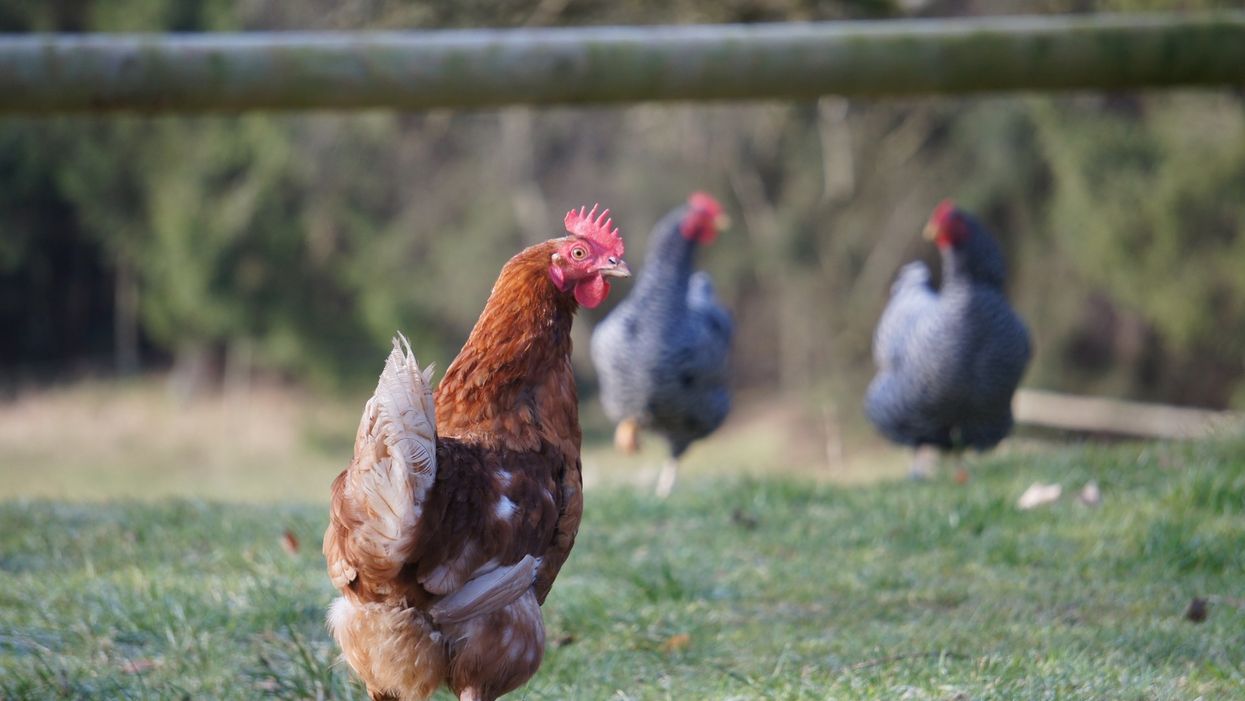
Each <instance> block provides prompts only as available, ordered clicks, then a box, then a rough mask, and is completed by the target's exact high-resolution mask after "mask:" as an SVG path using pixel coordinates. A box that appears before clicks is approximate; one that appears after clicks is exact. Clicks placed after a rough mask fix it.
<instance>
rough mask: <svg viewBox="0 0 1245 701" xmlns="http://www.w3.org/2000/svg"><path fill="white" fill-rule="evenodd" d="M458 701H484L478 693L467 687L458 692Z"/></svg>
mask: <svg viewBox="0 0 1245 701" xmlns="http://www.w3.org/2000/svg"><path fill="white" fill-rule="evenodd" d="M458 701H484V697H482V696H480V692H478V691H476V690H475V689H472V688H471V687H467V688H466V689H463V690H462V691H460V692H458Z"/></svg>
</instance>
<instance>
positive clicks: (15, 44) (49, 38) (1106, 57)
mask: <svg viewBox="0 0 1245 701" xmlns="http://www.w3.org/2000/svg"><path fill="white" fill-rule="evenodd" d="M1173 86H1220V87H1222V86H1245V12H1239V11H1231V12H1217V13H1197V14H1183V15H1097V16H1059V17H1002V18H978V19H946V20H899V21H882V22H834V23H803V24H761V25H722V26H679V27H674V26H670V27H596V28H562V29H524V30H465V31H416V32H342V33H250V34H180V35H179V34H150V35H57V34H39V35H22V36H14V35H9V36H2V37H0V114H4V113H9V114H15V113H26V114H48V113H58V112H88V113H89V112H104V111H117V110H125V111H138V112H212V111H238V110H254V109H262V110H301V109H334V110H353V109H374V108H396V109H424V108H472V107H494V106H500V105H510V104H531V105H553V104H589V103H595V104H601V103H622V102H636V101H659V100H740V99H755V98H766V99H803V98H812V97H816V96H818V95H825V94H840V95H849V96H892V95H918V94H956V93H976V92H983V91H1009V90H1043V91H1049V90H1071V89H1096V90H1119V89H1136V88H1155V87H1173Z"/></svg>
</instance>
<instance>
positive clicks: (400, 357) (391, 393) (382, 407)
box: [326, 334, 437, 588]
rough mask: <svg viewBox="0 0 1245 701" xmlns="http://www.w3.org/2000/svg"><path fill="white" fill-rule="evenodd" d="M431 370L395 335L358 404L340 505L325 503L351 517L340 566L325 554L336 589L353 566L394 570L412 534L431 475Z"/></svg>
mask: <svg viewBox="0 0 1245 701" xmlns="http://www.w3.org/2000/svg"><path fill="white" fill-rule="evenodd" d="M432 370H433V369H432V367H431V366H429V367H427V368H425V369H424V370H422V371H421V370H420V369H419V365H418V364H417V363H416V361H415V355H414V354H413V353H412V352H411V347H410V344H409V343H408V342H407V340H406V338H405V337H404V336H402V334H398V336H397V338H394V340H393V351H392V352H391V353H390V354H389V358H388V359H387V360H386V361H385V369H384V371H382V372H381V374H380V379H379V381H378V382H377V384H376V392H375V394H373V395H372V398H371V399H369V400H368V402H367V404H366V405H365V406H364V408H363V417H362V419H361V420H360V421H359V431H358V433H357V434H356V435H355V448H354V459H353V460H352V461H351V463H350V468H349V469H348V470H347V473H346V475H345V481H346V484H345V485H344V487H345V489H344V490H343V493H342V501H343V503H340V504H338V503H335V504H334V505H333V508H334V510H337V509H345V510H348V511H349V512H350V516H352V518H350V519H349V521H356V522H357V527H355V528H352V529H350V530H349V534H348V536H347V538H348V539H349V541H350V542H349V543H348V546H347V552H346V555H347V557H345V558H344V562H341V563H340V564H341V565H342V567H334V564H335V563H334V562H333V561H332V559H330V563H329V565H330V574H331V575H332V579H333V584H334V585H335V586H337V587H338V588H342V587H344V586H345V585H347V584H349V583H350V581H352V580H353V579H355V577H356V576H357V574H358V573H357V570H364V571H365V574H368V575H371V577H376V578H382V579H383V578H384V577H386V576H392V575H394V574H396V573H397V571H398V570H400V569H401V567H402V565H403V564H404V563H405V562H406V559H407V557H408V555H409V554H410V550H411V549H412V547H413V546H414V544H415V543H416V542H417V540H418V537H419V531H420V516H422V514H423V505H424V500H425V497H426V496H427V493H428V490H429V489H431V487H432V485H433V483H434V482H435V481H436V476H437V453H436V410H435V405H434V402H433V397H432ZM326 554H327V553H326ZM371 577H369V578H371Z"/></svg>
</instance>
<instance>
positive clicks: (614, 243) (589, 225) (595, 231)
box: [564, 204, 623, 257]
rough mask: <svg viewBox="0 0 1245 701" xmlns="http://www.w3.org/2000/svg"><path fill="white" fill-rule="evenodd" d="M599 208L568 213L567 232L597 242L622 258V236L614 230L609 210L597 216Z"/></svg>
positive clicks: (595, 205) (613, 254)
mask: <svg viewBox="0 0 1245 701" xmlns="http://www.w3.org/2000/svg"><path fill="white" fill-rule="evenodd" d="M599 206H600V205H599V204H594V205H592V211H588V208H587V207H580V208H579V211H578V212H576V211H575V210H573V209H572V210H571V211H569V212H567V213H566V219H565V220H564V223H565V225H566V230H567V231H569V232H571V233H572V234H576V235H578V236H583V237H584V238H586V239H589V240H591V241H593V242H595V243H596V244H597V245H599V246H602V247H603V248H605V250H606V251H608V252H609V254H610V255H612V256H618V257H622V254H623V240H622V236H620V235H619V234H618V229H616V228H613V227H614V220H613V219H610V218H609V217H610V211H609V210H608V209H605V210H602V211H601V214H600V215H599V216H598V215H597V207H599ZM594 217H595V219H594Z"/></svg>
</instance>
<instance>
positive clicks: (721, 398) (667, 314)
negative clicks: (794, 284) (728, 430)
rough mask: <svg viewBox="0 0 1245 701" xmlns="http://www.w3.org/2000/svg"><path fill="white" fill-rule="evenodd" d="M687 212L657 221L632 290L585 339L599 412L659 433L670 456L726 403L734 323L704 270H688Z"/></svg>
mask: <svg viewBox="0 0 1245 701" xmlns="http://www.w3.org/2000/svg"><path fill="white" fill-rule="evenodd" d="M687 209H688V208H687V207H680V208H678V209H676V210H674V211H673V212H671V213H670V214H668V215H666V217H665V218H663V219H662V220H661V221H660V222H659V223H658V224H657V226H656V228H655V229H654V230H653V234H652V235H651V236H650V237H649V245H648V251H647V253H646V256H645V263H644V269H643V270H642V271H641V272H640V274H639V277H638V278H637V281H636V285H635V289H634V290H632V292H631V294H630V295H628V296H627V298H626V299H624V300H623V301H622V303H621V304H619V305H618V307H617V308H615V309H614V310H613V311H612V312H611V313H610V314H609V316H607V317H606V318H605V319H603V320H602V321H601V323H599V324H597V327H596V329H595V330H594V331H593V333H592V344H591V352H592V361H593V364H594V365H595V366H596V369H597V376H598V377H599V378H600V382H601V403H602V404H603V405H604V407H605V413H606V414H607V415H608V416H609V417H610V419H611V420H613V421H615V422H618V421H623V420H626V419H634V420H635V421H637V422H638V423H639V424H640V425H641V426H643V427H646V428H650V429H652V430H653V431H655V432H657V433H660V434H662V435H663V436H665V437H666V439H667V440H668V441H669V442H670V451H671V454H672V455H673V456H674V457H675V458H677V457H679V456H680V455H681V454H682V453H683V452H684V451H685V450H686V449H687V447H688V446H689V445H691V443H692V442H693V441H695V440H697V439H699V438H703V437H704V436H707V435H709V434H710V433H712V432H713V431H714V430H715V429H716V428H717V427H718V426H720V425H721V424H722V422H723V421H724V420H725V419H726V415H727V414H728V413H729V412H730V407H731V395H730V389H729V388H728V386H727V363H728V359H729V355H730V348H731V339H732V337H733V335H734V324H733V323H732V321H731V316H730V313H729V312H727V311H726V309H724V308H723V307H722V306H721V304H719V303H718V300H717V297H716V296H715V294H714V290H713V283H712V281H711V279H710V277H709V275H708V274H707V273H704V272H695V273H694V272H692V269H693V263H694V259H695V253H696V249H697V247H698V244H697V242H696V241H695V240H692V239H689V238H688V237H686V236H684V235H683V233H682V232H681V231H680V222H681V221H682V220H683V217H684V215H685V214H686V212H687Z"/></svg>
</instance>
